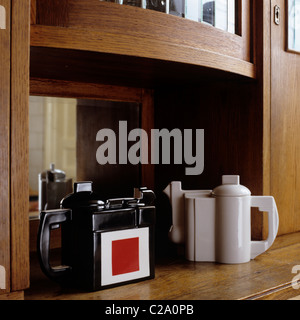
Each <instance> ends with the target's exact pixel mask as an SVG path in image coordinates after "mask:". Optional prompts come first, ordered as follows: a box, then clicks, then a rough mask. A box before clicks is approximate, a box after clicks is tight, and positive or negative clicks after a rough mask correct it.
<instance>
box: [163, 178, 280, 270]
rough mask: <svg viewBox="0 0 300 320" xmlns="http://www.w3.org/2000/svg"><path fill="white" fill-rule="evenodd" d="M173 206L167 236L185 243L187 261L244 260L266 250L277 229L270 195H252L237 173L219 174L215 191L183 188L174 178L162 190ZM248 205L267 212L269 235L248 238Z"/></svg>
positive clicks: (276, 214) (249, 236)
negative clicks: (220, 180) (252, 239)
mask: <svg viewBox="0 0 300 320" xmlns="http://www.w3.org/2000/svg"><path fill="white" fill-rule="evenodd" d="M164 193H165V194H167V195H168V196H169V199H170V202H171V206H172V218H173V225H172V226H171V229H170V232H169V236H170V239H171V240H172V241H173V242H174V243H185V246H186V248H185V252H186V258H187V259H188V260H190V261H207V262H209V261H215V262H219V263H232V264H234V263H245V262H248V261H250V259H254V258H255V257H256V256H258V255H260V254H261V253H263V252H265V251H266V250H268V249H269V248H270V246H271V245H272V243H273V242H274V240H275V238H276V235H277V232H278V224H279V218H278V211H277V207H276V203H275V200H274V198H273V197H271V196H251V192H250V190H249V189H248V188H246V187H244V186H242V185H240V183H239V176H237V175H224V176H222V185H221V186H219V187H217V188H215V189H214V190H182V189H181V182H179V181H173V182H171V183H170V184H169V185H168V186H167V188H166V189H165V190H164ZM251 207H257V208H258V209H259V211H262V212H268V238H267V239H266V240H262V241H251Z"/></svg>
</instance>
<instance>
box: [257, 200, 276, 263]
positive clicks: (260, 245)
mask: <svg viewBox="0 0 300 320" xmlns="http://www.w3.org/2000/svg"><path fill="white" fill-rule="evenodd" d="M251 207H258V210H259V211H267V212H268V224H269V234H268V238H267V240H262V241H251V259H254V258H255V257H257V256H258V255H260V254H261V253H263V252H265V251H266V250H268V249H269V248H270V247H271V245H272V244H273V242H274V240H275V238H276V236H277V232H278V225H279V217H278V211H277V206H276V203H275V200H274V198H273V197H271V196H252V197H251Z"/></svg>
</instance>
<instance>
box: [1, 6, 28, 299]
mask: <svg viewBox="0 0 300 320" xmlns="http://www.w3.org/2000/svg"><path fill="white" fill-rule="evenodd" d="M0 5H1V6H2V8H4V9H2V10H1V11H2V12H4V17H5V19H6V23H5V24H4V28H1V29H0V47H1V51H0V65H1V74H0V83H1V85H0V101H1V103H0V110H1V111H0V112H1V117H0V122H1V126H0V131H1V133H0V136H1V140H0V164H1V178H0V190H1V192H0V265H1V266H2V267H3V268H1V280H0V283H1V285H2V287H1V288H0V298H1V297H3V295H2V294H4V296H6V297H10V296H12V297H13V298H17V297H22V292H23V290H24V289H26V288H27V287H28V286H29V232H28V121H27V119H28V94H29V8H30V6H29V1H26V0H21V1H19V0H15V1H6V0H1V1H0ZM1 18H3V15H1ZM1 25H2V24H1ZM3 279H4V280H3Z"/></svg>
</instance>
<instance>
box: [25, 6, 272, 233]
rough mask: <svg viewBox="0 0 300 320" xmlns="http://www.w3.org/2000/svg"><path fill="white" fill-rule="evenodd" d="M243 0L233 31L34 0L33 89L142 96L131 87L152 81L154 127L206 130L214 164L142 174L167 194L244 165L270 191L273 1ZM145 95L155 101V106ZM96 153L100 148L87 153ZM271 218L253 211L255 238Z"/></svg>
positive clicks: (245, 176)
mask: <svg viewBox="0 0 300 320" xmlns="http://www.w3.org/2000/svg"><path fill="white" fill-rule="evenodd" d="M236 3H237V12H238V17H239V19H237V26H238V27H237V34H231V33H228V32H224V31H222V30H218V29H216V28H213V27H211V26H208V25H205V24H203V23H198V22H195V21H189V20H187V19H183V18H179V17H175V16H171V15H166V14H163V13H160V12H156V11H152V10H144V9H140V8H135V7H131V6H121V5H117V4H114V3H108V2H101V1H94V0H89V1H78V0H77V1H72V0H69V1H59V2H57V1H38V0H37V1H34V2H32V14H31V23H32V25H31V39H30V44H31V62H30V66H31V68H30V70H31V73H30V76H31V82H30V83H31V94H38V95H52V96H65V97H78V98H82V97H85V98H87V97H88V98H96V99H108V100H122V99H124V98H125V99H126V100H125V101H128V100H129V101H132V100H130V99H131V98H130V97H129V96H127V97H124V93H125V92H128V93H129V94H130V92H131V93H132V92H136V93H137V95H139V93H138V92H144V93H145V92H146V91H143V90H145V89H147V90H150V91H151V92H152V93H151V94H150V95H147V97H144V94H143V93H142V95H139V97H140V98H139V99H138V100H139V103H142V107H141V110H142V117H141V119H142V120H141V121H142V123H144V124H145V125H146V126H147V130H148V132H149V131H150V130H151V129H154V128H157V129H161V128H170V130H171V129H173V128H179V129H184V128H191V129H197V128H198V129H204V130H205V168H204V172H203V174H201V175H200V176H196V177H195V176H194V177H193V176H186V175H185V173H184V166H178V165H177V166H176V165H168V166H166V165H155V167H154V166H150V165H149V166H148V165H145V166H142V168H141V172H142V175H143V176H144V177H145V176H147V179H150V180H151V183H150V186H151V185H154V187H155V191H156V193H157V194H158V196H159V197H160V195H161V192H162V190H163V189H164V188H165V186H166V185H167V184H168V183H169V182H170V181H171V180H182V182H183V186H184V187H185V188H187V189H188V188H197V189H198V188H204V189H207V188H213V187H215V186H216V185H218V184H220V179H221V175H222V174H225V173H227V174H229V173H231V174H240V175H241V181H242V183H243V184H245V185H247V186H248V187H249V188H250V189H251V191H252V192H253V194H262V193H263V192H264V185H265V184H266V185H267V184H268V183H266V182H265V178H264V176H265V174H266V173H265V166H264V165H263V161H266V162H267V161H268V160H267V159H266V157H267V153H266V152H265V148H264V144H265V143H267V140H266V141H264V139H265V138H266V137H264V133H265V131H264V125H265V123H268V122H266V121H265V120H264V117H265V116H266V115H265V113H264V90H263V89H262V88H263V85H264V83H263V76H264V73H263V68H264V61H265V60H263V59H262V58H261V57H262V53H263V50H264V38H263V34H262V33H261V31H257V30H260V29H259V28H260V27H261V26H262V25H263V23H265V22H264V21H265V20H264V16H263V14H264V13H265V8H264V6H265V4H264V3H262V2H261V1H254V2H253V1H248V0H242V1H236ZM264 53H266V52H264ZM96 86H98V88H100V89H96ZM141 90H142V91H141ZM150 91H147V92H150ZM95 92H96V94H95ZM135 101H136V100H135ZM142 101H147V105H148V106H147V107H146V109H145V108H144V107H143V106H144V104H143V102H142ZM145 110H147V111H145ZM141 125H142V124H141ZM79 144H80V142H79ZM89 153H91V154H95V150H92V149H91V150H90V152H86V150H85V152H84V153H81V154H84V156H83V157H86V155H87V154H89ZM78 159H79V160H78V161H81V162H82V161H86V162H89V161H90V160H89V159H87V158H85V159H80V157H79V158H78ZM94 161H95V160H94ZM78 170H79V171H78V175H79V177H80V178H82V179H84V178H87V177H90V175H87V174H85V173H84V172H83V170H81V169H80V166H79V169H78ZM145 170H146V172H147V173H145V174H143V172H145ZM141 181H142V183H146V184H147V185H149V183H147V182H148V180H141ZM112 183H115V182H114V181H112ZM161 202H163V201H161ZM161 210H162V211H163V212H167V213H164V214H163V215H162V216H161V219H162V221H160V222H159V223H158V225H165V226H166V229H164V228H163V230H161V233H162V234H166V233H167V231H168V230H167V229H168V227H167V224H168V223H169V222H170V221H169V220H170V212H169V211H165V209H161ZM167 221H169V222H167ZM263 221H264V218H263V215H254V216H253V225H254V228H253V237H255V238H261V237H262V236H263V227H264V226H263Z"/></svg>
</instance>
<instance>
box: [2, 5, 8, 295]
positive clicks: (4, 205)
mask: <svg viewBox="0 0 300 320" xmlns="http://www.w3.org/2000/svg"><path fill="white" fill-rule="evenodd" d="M0 5H1V6H3V7H4V8H5V11H6V29H2V30H1V29H0V48H1V50H0V69H1V73H0V114H1V116H0V137H1V138H0V168H1V175H0V190H1V192H0V265H2V266H3V267H4V268H5V270H6V281H5V283H6V285H5V287H6V288H5V289H4V288H2V289H0V293H2V292H5V291H9V290H10V281H9V279H10V201H9V197H10V183H9V181H10V177H9V171H10V158H9V152H10V125H9V118H10V1H9V0H1V1H0Z"/></svg>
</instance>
